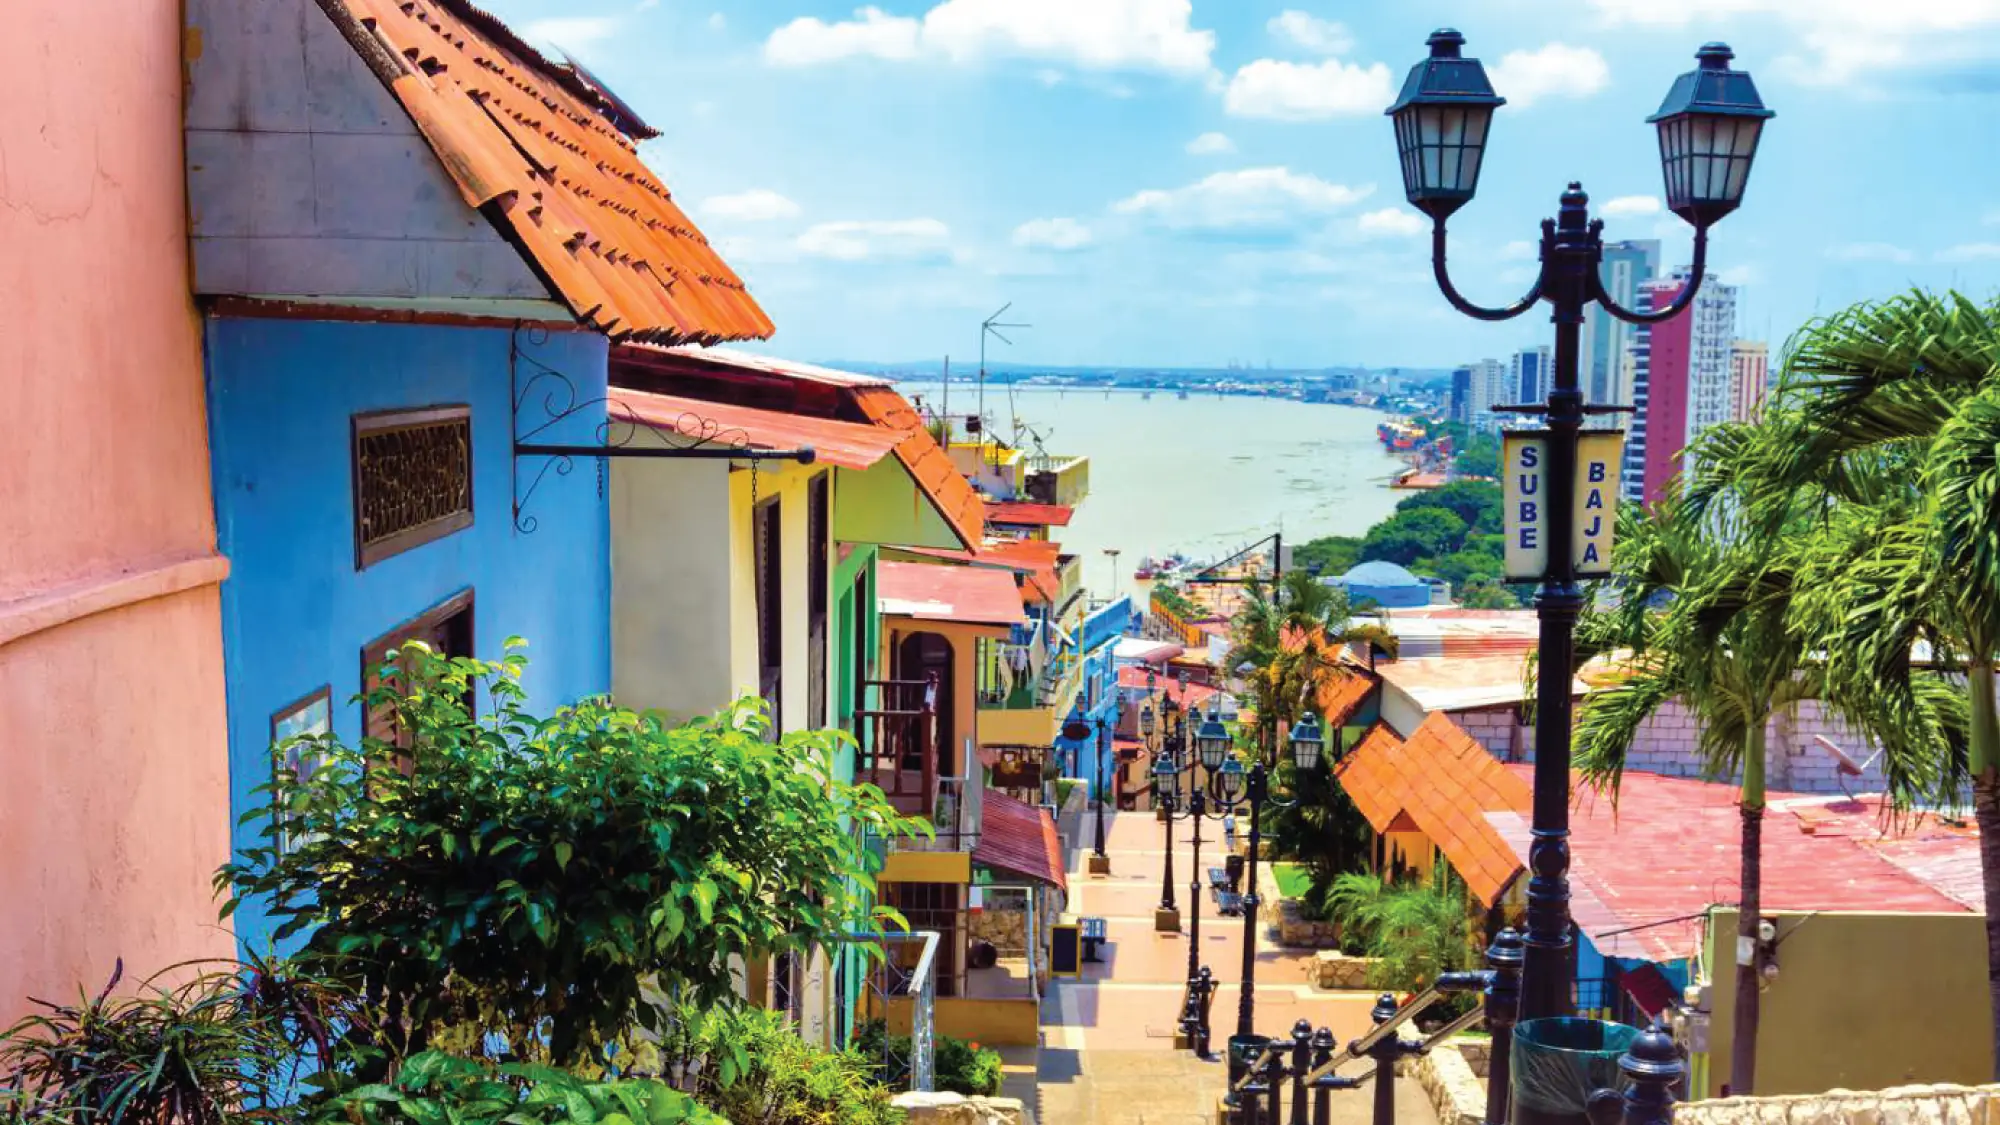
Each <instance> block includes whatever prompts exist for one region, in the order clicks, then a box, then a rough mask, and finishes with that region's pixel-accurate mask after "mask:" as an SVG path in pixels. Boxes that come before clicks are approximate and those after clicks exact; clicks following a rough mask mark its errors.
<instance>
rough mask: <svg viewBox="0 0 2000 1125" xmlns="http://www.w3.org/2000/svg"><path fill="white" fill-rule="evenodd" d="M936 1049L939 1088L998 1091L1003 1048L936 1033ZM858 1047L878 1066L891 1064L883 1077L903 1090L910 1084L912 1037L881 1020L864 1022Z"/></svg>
mask: <svg viewBox="0 0 2000 1125" xmlns="http://www.w3.org/2000/svg"><path fill="white" fill-rule="evenodd" d="M931 1038H932V1041H933V1044H934V1049H935V1051H936V1055H935V1063H936V1067H937V1075H936V1077H937V1083H936V1085H937V1088H938V1089H939V1090H944V1091H948V1092H950V1093H954V1094H965V1095H967V1096H968V1097H972V1096H980V1095H990V1094H997V1093H999V1092H1000V1083H1001V1082H1002V1080H1003V1079H1004V1074H1003V1073H1002V1071H1001V1069H1000V1068H1001V1060H1000V1052H998V1051H995V1050H993V1049H992V1048H990V1047H982V1046H980V1045H979V1044H978V1043H976V1042H973V1041H972V1040H968V1039H958V1038H955V1037H953V1036H950V1035H942V1034H940V1035H933V1036H932V1037H931ZM854 1049H855V1051H857V1052H858V1053H860V1054H861V1055H862V1056H863V1057H864V1058H866V1059H868V1060H869V1061H870V1063H871V1064H872V1065H874V1066H876V1067H878V1068H880V1067H885V1066H886V1067H888V1068H890V1069H889V1071H888V1072H887V1073H884V1074H883V1080H884V1081H885V1082H887V1083H889V1084H890V1085H891V1086H894V1087H896V1088H897V1089H899V1090H907V1089H909V1085H910V1069H909V1060H910V1056H911V1051H912V1047H911V1043H910V1037H909V1036H907V1035H890V1034H889V1033H888V1028H887V1026H886V1025H884V1024H883V1022H882V1021H881V1020H871V1021H870V1022H868V1023H866V1024H863V1025H862V1026H861V1029H860V1031H859V1032H858V1033H857V1034H856V1036H855V1039H854Z"/></svg>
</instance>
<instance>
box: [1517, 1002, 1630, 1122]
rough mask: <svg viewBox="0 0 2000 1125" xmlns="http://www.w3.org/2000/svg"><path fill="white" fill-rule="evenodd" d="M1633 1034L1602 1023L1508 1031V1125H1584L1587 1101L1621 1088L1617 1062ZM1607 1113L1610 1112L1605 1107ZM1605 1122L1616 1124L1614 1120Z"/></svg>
mask: <svg viewBox="0 0 2000 1125" xmlns="http://www.w3.org/2000/svg"><path fill="white" fill-rule="evenodd" d="M1638 1038H1639V1029H1638V1028H1636V1027H1628V1026H1626V1025H1625V1024H1622V1023H1612V1022H1610V1021H1608V1020H1589V1019H1578V1018H1575V1017H1558V1018H1554V1019H1539V1020H1522V1021H1521V1022H1520V1023H1519V1024H1516V1025H1515V1027H1514V1050H1513V1054H1512V1055H1511V1056H1510V1057H1511V1059H1512V1060H1513V1086H1514V1098H1513V1101H1514V1112H1513V1116H1512V1117H1511V1119H1510V1120H1512V1122H1513V1123H1514V1125H1589V1122H1590V1120H1591V1117H1590V1113H1589V1110H1590V1106H1591V1103H1592V1101H1593V1100H1594V1099H1593V1095H1597V1096H1598V1097H1599V1098H1603V1099H1605V1100H1607V1101H1608V1100H1609V1094H1617V1093H1622V1092H1623V1091H1624V1089H1625V1086H1626V1081H1625V1077H1624V1074H1623V1073H1622V1072H1621V1071H1620V1070H1619V1069H1618V1060H1619V1058H1620V1057H1622V1056H1623V1055H1624V1054H1625V1052H1626V1050H1627V1049H1629V1048H1630V1047H1631V1046H1632V1043H1633V1041H1634V1040H1636V1039H1638ZM1606 1109H1607V1110H1612V1109H1613V1106H1609V1105H1607V1106H1606ZM1611 1120H1613V1121H1616V1120H1617V1117H1616V1116H1615V1111H1614V1115H1613V1116H1612V1117H1611Z"/></svg>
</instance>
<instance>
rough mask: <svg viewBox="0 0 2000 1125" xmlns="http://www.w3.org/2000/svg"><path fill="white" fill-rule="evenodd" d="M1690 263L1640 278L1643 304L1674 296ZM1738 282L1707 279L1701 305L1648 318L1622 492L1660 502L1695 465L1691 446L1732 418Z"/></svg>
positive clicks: (1639, 338)
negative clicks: (1665, 274) (1658, 319)
mask: <svg viewBox="0 0 2000 1125" xmlns="http://www.w3.org/2000/svg"><path fill="white" fill-rule="evenodd" d="M1688 278H1689V274H1688V271H1686V270H1677V271H1675V274H1674V276H1673V277H1671V278H1666V279H1662V280H1657V281H1646V282H1641V283H1640V284H1639V291H1638V295H1637V304H1638V306H1639V309H1640V310H1641V311H1651V310H1652V309H1655V308H1661V307H1664V306H1666V305H1669V304H1671V303H1673V301H1674V299H1675V298H1676V297H1678V296H1679V295H1680V292H1681V289H1682V288H1683V287H1685V286H1686V285H1687V283H1688ZM1735 338H1736V289H1735V287H1733V286H1729V285H1724V284H1722V283H1721V282H1718V281H1716V280H1715V278H1714V277H1713V275H1711V276H1709V277H1708V278H1706V279H1705V280H1704V281H1703V282H1702V286H1701V293H1700V294H1699V295H1698V296H1697V297H1696V298H1695V300H1694V304H1693V305H1691V306H1690V307H1689V308H1688V309H1686V310H1685V311H1683V312H1682V313H1681V315H1679V316H1677V317H1674V318H1673V319H1672V320H1668V321H1665V322H1663V323H1660V324H1654V325H1642V326H1639V328H1638V330H1637V331H1636V332H1635V333H1634V334H1633V342H1632V383H1633V387H1632V405H1633V406H1634V407H1635V410H1634V413H1633V414H1632V418H1631V421H1630V423H1628V425H1627V429H1626V436H1625V463H1624V466H1623V472H1622V473H1621V476H1620V485H1621V488H1620V491H1621V492H1622V494H1623V495H1624V497H1625V498H1626V499H1628V500H1638V501H1643V502H1645V503H1648V504H1650V503H1652V502H1654V501H1655V500H1658V499H1659V498H1660V494H1661V492H1662V490H1664V489H1665V488H1666V486H1667V482H1669V481H1671V480H1673V479H1674V477H1675V476H1676V475H1678V474H1679V473H1680V472H1681V471H1682V470H1683V469H1685V468H1686V467H1687V466H1688V460H1687V454H1686V452H1685V451H1686V450H1687V448H1688V447H1689V446H1690V445H1692V444H1693V443H1694V440H1695V438H1696V437H1697V436H1699V435H1700V434H1701V432H1702V431H1703V430H1705V429H1707V428H1709V427H1710V426H1713V425H1715V424H1716V423H1718V422H1724V421H1727V420H1729V418H1730V410H1731V401H1732V398H1731V396H1732V391H1733V387H1734V382H1733V364H1732V360H1731V355H1732V346H1733V344H1734V341H1735Z"/></svg>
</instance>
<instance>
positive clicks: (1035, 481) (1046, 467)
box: [1026, 453, 1090, 507]
mask: <svg viewBox="0 0 2000 1125" xmlns="http://www.w3.org/2000/svg"><path fill="white" fill-rule="evenodd" d="M1026 468H1027V471H1028V483H1027V489H1026V491H1027V493H1028V499H1030V500H1033V501H1035V502H1036V503H1039V504H1062V505H1064V506H1066V507H1075V506H1076V505H1078V504H1081V503H1082V502H1083V498H1084V497H1086V496H1088V495H1090V458H1088V457H1063V456H1058V455H1055V454H1049V453H1036V454H1031V455H1030V456H1029V457H1028V459H1027V465H1026Z"/></svg>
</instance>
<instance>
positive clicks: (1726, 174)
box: [1646, 43, 1775, 227]
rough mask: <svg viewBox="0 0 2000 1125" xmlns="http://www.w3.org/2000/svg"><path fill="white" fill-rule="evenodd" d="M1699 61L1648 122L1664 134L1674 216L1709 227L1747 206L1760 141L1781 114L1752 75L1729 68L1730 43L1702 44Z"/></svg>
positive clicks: (1697, 55) (1662, 161) (1662, 160)
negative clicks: (1768, 104)
mask: <svg viewBox="0 0 2000 1125" xmlns="http://www.w3.org/2000/svg"><path fill="white" fill-rule="evenodd" d="M1694 57H1695V58H1696V59H1698V60H1700V65H1699V66H1697V67H1695V69H1693V70H1690V71H1688V72H1687V73H1686V74H1683V75H1681V76H1680V77H1679V78H1676V79H1674V84H1673V88H1672V89H1669V90H1668V91H1667V97H1666V100H1665V101H1663V102H1661V103H1660V111H1659V112H1658V113H1655V114H1654V115H1653V116H1651V117H1648V118H1647V119H1646V120H1647V122H1649V123H1650V124H1653V125H1656V126H1658V127H1659V130H1660V168H1661V170H1662V172H1663V173H1664V174H1665V176H1666V187H1667V210H1669V211H1672V212H1673V213H1674V214H1676V215H1679V216H1680V217H1681V218H1683V219H1685V220H1687V221H1688V222H1690V223H1692V224H1694V225H1695V226H1696V227H1706V226H1708V225H1709V224H1711V223H1714V222H1715V221H1717V220H1718V219H1721V218H1722V217H1723V216H1725V215H1727V214H1729V213H1730V212H1731V211H1734V210H1736V208H1737V206H1738V205H1739V204H1741V203H1742V202H1743V189H1744V187H1746V186H1747V185H1748V184H1749V182H1750V164H1751V161H1753V160H1754V159H1755V158H1756V156H1757V141H1758V138H1759V137H1760V136H1761V135H1762V134H1763V131H1764V122H1765V120H1767V119H1768V118H1771V117H1773V116H1775V114H1773V113H1772V111H1770V110H1768V109H1766V108H1764V101H1763V99H1762V98H1759V97H1758V96H1757V86H1756V84H1755V83H1753V82H1751V81H1750V75H1749V74H1748V73H1747V72H1744V71H1741V70H1731V69H1730V68H1729V60H1731V59H1733V58H1735V57H1736V55H1735V52H1733V51H1731V50H1730V49H1729V45H1728V44H1727V43H1706V44H1703V45H1702V48H1701V50H1699V51H1696V52H1695V56H1694Z"/></svg>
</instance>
